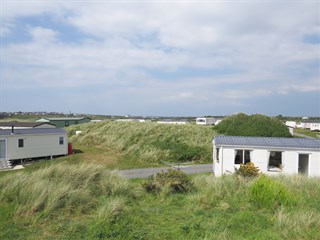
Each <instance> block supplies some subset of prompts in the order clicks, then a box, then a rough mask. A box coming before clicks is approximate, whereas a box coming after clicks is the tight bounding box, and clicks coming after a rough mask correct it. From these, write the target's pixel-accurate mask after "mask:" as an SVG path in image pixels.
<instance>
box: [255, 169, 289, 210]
mask: <svg viewBox="0 0 320 240" xmlns="http://www.w3.org/2000/svg"><path fill="white" fill-rule="evenodd" d="M250 199H251V200H252V202H253V203H254V204H255V205H256V206H258V207H264V208H269V209H273V210H274V209H276V208H278V207H280V206H282V205H284V206H290V205H292V204H293V203H294V200H293V197H292V195H291V194H290V192H289V191H288V190H287V188H286V187H285V186H284V185H283V184H281V183H279V182H276V181H275V180H273V179H271V178H269V177H267V176H264V175H263V176H261V177H260V178H259V179H258V180H257V181H256V182H254V183H253V184H252V185H251V187H250Z"/></svg>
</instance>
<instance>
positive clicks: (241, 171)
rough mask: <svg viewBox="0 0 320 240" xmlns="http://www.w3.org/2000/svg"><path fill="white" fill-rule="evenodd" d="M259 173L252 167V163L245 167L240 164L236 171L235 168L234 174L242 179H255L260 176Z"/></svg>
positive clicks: (257, 169) (256, 168)
mask: <svg viewBox="0 0 320 240" xmlns="http://www.w3.org/2000/svg"><path fill="white" fill-rule="evenodd" d="M259 171H260V170H259V168H258V167H256V166H254V163H253V162H248V163H246V164H245V165H244V164H240V167H239V168H238V169H237V168H235V172H234V174H235V175H239V176H242V177H257V176H259V174H260V172H259Z"/></svg>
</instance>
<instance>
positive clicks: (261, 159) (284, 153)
mask: <svg viewBox="0 0 320 240" xmlns="http://www.w3.org/2000/svg"><path fill="white" fill-rule="evenodd" d="M247 162H253V163H254V165H255V166H256V167H258V168H259V169H260V171H261V172H262V173H265V174H268V175H280V174H305V175H307V176H310V177H315V176H317V177H320V140H319V139H306V138H271V137H234V136H216V137H215V138H214V139H213V172H214V174H215V176H221V175H223V174H226V173H234V170H235V169H234V168H235V167H236V168H239V167H240V164H245V163H247Z"/></svg>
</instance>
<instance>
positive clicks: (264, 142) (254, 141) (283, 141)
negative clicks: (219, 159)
mask: <svg viewBox="0 0 320 240" xmlns="http://www.w3.org/2000/svg"><path fill="white" fill-rule="evenodd" d="M213 141H214V143H215V144H216V146H233V147H262V148H265V147H268V148H295V149H316V150H318V151H320V140H319V139H307V138H275V137H241V136H216V137H214V139H213Z"/></svg>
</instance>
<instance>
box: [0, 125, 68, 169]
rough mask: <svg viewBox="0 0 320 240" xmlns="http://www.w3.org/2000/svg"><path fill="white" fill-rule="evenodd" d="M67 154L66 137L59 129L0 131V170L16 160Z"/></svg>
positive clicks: (62, 130) (63, 131)
mask: <svg viewBox="0 0 320 240" xmlns="http://www.w3.org/2000/svg"><path fill="white" fill-rule="evenodd" d="M67 153H68V136H67V133H66V131H65V130H64V129H61V128H31V129H11V130H9V129H8V130H0V168H1V166H2V168H6V167H8V166H9V165H10V161H12V160H18V159H28V158H38V157H52V156H59V155H66V154H67Z"/></svg>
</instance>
